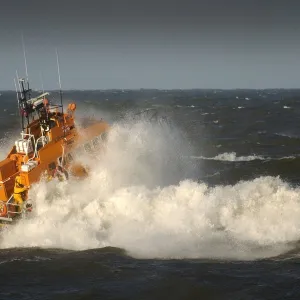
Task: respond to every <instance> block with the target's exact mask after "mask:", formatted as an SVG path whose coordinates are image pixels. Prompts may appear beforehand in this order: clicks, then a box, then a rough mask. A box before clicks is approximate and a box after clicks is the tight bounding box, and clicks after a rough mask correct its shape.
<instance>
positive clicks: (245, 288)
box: [0, 89, 300, 300]
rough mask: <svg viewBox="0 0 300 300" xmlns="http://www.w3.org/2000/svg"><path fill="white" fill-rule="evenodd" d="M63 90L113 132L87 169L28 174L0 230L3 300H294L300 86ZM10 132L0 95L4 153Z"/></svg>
mask: <svg viewBox="0 0 300 300" xmlns="http://www.w3.org/2000/svg"><path fill="white" fill-rule="evenodd" d="M62 96H63V97H62V98H63V103H64V109H65V110H66V108H67V105H68V103H70V102H74V103H76V105H77V110H76V112H75V116H76V126H78V128H80V124H81V120H83V119H86V118H97V119H100V118H103V120H105V121H107V122H108V123H109V124H110V126H111V127H110V131H109V134H108V136H107V140H106V142H105V145H103V148H102V150H101V151H99V153H96V154H94V155H93V156H92V157H91V156H90V155H88V154H81V155H82V156H81V159H82V162H83V163H84V164H86V165H87V166H89V168H90V172H89V177H88V178H86V179H84V180H76V179H74V178H70V179H69V180H68V181H64V182H57V181H52V182H49V183H46V182H44V181H41V182H39V183H36V184H34V185H33V186H32V189H31V190H30V194H29V197H30V199H31V201H32V203H33V211H32V213H31V216H30V217H28V218H26V219H23V220H20V221H19V222H18V223H17V224H16V225H15V226H11V227H10V228H8V229H5V230H3V231H2V232H1V233H0V299H1V300H4V299H9V300H13V299H16V300H23V299H24V300H25V299H28V300H29V299H36V300H38V299H128V300H129V299H130V300H131V299H137V300H142V299H145V300H148V299H164V300H165V299H172V300H175V299H195V300H196V299H203V300H206V299H207V300H208V299H228V300H238V299H239V300H250V299H251V300H252V299H253V300H254V299H255V300H260V299H261V300H263V299H270V300H275V299H300V263H299V262H300V260H299V257H300V244H299V240H300V186H299V184H300V90H295V89H294V90H288V89H266V90H244V89H233V90H218V89H215V90H213V89H211V90H203V89H194V90H156V89H138V90H92V91H85V90H72V91H63V94H62ZM49 99H50V100H51V101H52V104H55V103H58V104H59V103H60V97H59V93H58V91H52V92H50V96H49ZM20 132H21V128H20V120H19V113H18V108H17V99H16V95H15V93H14V92H11V91H1V96H0V155H1V159H3V158H5V156H6V155H7V153H8V151H9V149H10V148H11V146H12V145H13V143H14V142H15V140H17V139H19V138H20Z"/></svg>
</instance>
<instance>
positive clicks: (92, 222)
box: [0, 121, 300, 259]
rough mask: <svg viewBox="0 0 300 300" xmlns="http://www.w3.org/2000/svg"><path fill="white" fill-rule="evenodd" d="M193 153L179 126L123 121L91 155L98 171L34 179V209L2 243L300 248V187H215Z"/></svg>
mask: <svg viewBox="0 0 300 300" xmlns="http://www.w3.org/2000/svg"><path fill="white" fill-rule="evenodd" d="M191 152H192V149H191V148H190V147H189V145H188V143H187V142H186V140H185V138H184V137H183V136H182V135H181V134H180V132H178V131H176V130H175V129H174V128H172V129H171V128H170V127H168V126H161V125H160V126H158V125H155V124H149V123H147V122H141V121H139V122H136V123H130V122H129V123H122V124H116V125H115V126H113V128H112V131H111V133H110V135H109V138H108V142H107V147H106V151H105V153H104V154H103V155H101V156H100V158H99V159H98V160H97V163H95V160H93V161H92V162H91V161H89V160H88V159H86V163H88V164H91V165H92V166H93V167H92V171H91V175H90V177H89V178H88V179H85V180H83V181H79V182H78V181H75V180H73V179H70V180H69V181H68V182H55V181H53V182H50V183H48V184H46V183H44V182H40V183H39V184H36V185H34V186H33V189H32V190H31V193H30V197H31V198H32V201H33V203H34V206H35V210H34V212H33V216H32V218H30V219H24V220H22V221H20V222H19V223H18V224H17V225H16V226H14V227H11V228H9V229H8V231H9V232H7V234H4V235H3V236H2V240H1V243H0V246H1V248H10V247H33V246H38V247H56V248H66V249H74V250H84V249H90V248H101V247H105V246H113V247H119V248H123V249H125V250H126V251H127V252H128V254H130V255H132V256H134V257H138V258H141V257H144V258H154V257H155V258H204V257H205V258H230V259H256V258H261V257H270V256H273V255H278V254H280V253H283V252H285V251H287V250H289V249H291V248H292V247H293V245H292V244H290V243H293V242H295V241H297V240H299V238H300V218H299V213H300V199H299V192H300V189H299V188H292V187H290V186H289V185H288V184H287V183H285V182H283V181H282V180H281V179H280V178H275V177H260V178H256V179H255V180H253V181H245V182H240V183H238V184H236V185H233V186H221V185H220V186H216V187H209V186H208V185H206V184H205V183H201V182H200V183H199V182H197V181H195V180H193V179H192V177H191V176H190V175H191V174H192V171H193V165H192V164H191V162H188V161H187V160H186V159H183V157H184V156H186V155H190V156H191V155H192V153H191ZM188 178H189V179H188ZM4 233H6V232H4Z"/></svg>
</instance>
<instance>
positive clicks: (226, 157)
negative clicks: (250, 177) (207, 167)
mask: <svg viewBox="0 0 300 300" xmlns="http://www.w3.org/2000/svg"><path fill="white" fill-rule="evenodd" d="M191 158H194V159H207V160H220V161H252V160H265V158H264V157H263V156H259V155H249V156H237V155H236V153H235V152H225V153H221V154H218V155H217V156H215V157H204V156H192V157H191Z"/></svg>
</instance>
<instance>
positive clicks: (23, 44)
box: [22, 32, 28, 83]
mask: <svg viewBox="0 0 300 300" xmlns="http://www.w3.org/2000/svg"><path fill="white" fill-rule="evenodd" d="M22 46H23V54H24V62H25V72H26V79H27V83H28V69H27V60H26V52H25V43H24V36H23V32H22Z"/></svg>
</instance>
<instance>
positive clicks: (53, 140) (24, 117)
mask: <svg viewBox="0 0 300 300" xmlns="http://www.w3.org/2000/svg"><path fill="white" fill-rule="evenodd" d="M17 80H18V87H19V88H18V89H17V85H16V93H17V100H18V105H19V111H20V119H21V120H20V121H21V128H22V132H21V137H20V138H19V139H18V140H16V141H15V143H14V145H13V146H12V148H11V150H10V151H9V153H8V154H7V156H6V158H5V159H3V160H2V161H1V162H0V224H1V225H3V224H12V223H14V222H15V221H16V220H17V219H19V218H20V217H23V216H25V215H26V214H28V213H30V211H31V209H32V204H29V203H27V202H28V201H27V200H26V199H23V200H24V202H22V201H21V202H22V204H19V203H18V201H16V200H17V199H15V198H17V197H16V194H17V193H16V184H18V187H20V186H21V187H25V188H27V189H28V190H29V191H30V187H31V185H32V184H33V183H37V182H38V181H39V180H40V179H41V178H42V176H43V175H44V174H45V173H46V175H47V176H49V177H48V178H51V177H53V176H55V172H57V171H61V172H63V174H64V175H65V176H66V178H68V177H69V175H70V176H72V175H73V176H75V177H84V176H87V175H88V174H87V170H86V169H85V168H84V167H83V166H82V165H81V163H80V161H78V159H77V158H76V157H77V155H76V154H77V153H79V152H80V151H81V150H83V151H86V152H88V153H92V154H93V153H94V152H95V151H98V150H99V149H101V147H103V145H104V142H105V140H106V137H107V132H108V130H109V125H108V124H107V123H106V122H105V121H103V120H102V119H101V120H96V119H93V120H92V119H89V121H88V122H85V123H84V124H83V126H82V127H81V128H77V126H76V125H75V116H74V114H75V111H76V104H75V103H70V104H69V105H68V108H67V111H66V112H64V110H63V104H62V97H61V103H60V104H53V103H52V101H51V99H50V94H49V93H47V92H46V93H45V92H44V93H42V94H40V95H37V96H36V97H32V96H31V93H32V91H31V89H30V88H29V82H28V80H27V81H26V80H25V79H19V78H17ZM60 92H61V90H60ZM60 95H61V94H60ZM14 194H15V197H14ZM33 209H34V208H33Z"/></svg>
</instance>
